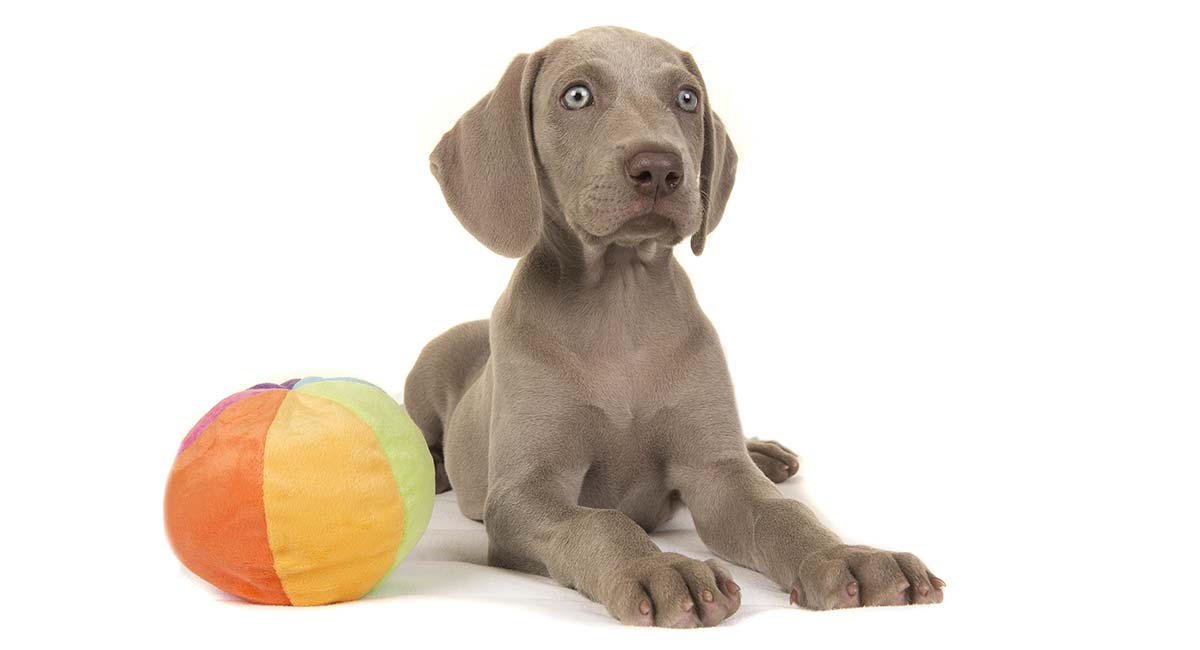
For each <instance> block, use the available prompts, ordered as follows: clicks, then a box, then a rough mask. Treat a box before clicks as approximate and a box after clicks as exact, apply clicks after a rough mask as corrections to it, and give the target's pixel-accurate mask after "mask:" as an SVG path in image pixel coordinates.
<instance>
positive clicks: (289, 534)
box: [263, 391, 404, 605]
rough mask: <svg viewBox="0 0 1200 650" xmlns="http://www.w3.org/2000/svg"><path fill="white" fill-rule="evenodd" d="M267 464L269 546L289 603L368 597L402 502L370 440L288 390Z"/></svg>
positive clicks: (390, 547)
mask: <svg viewBox="0 0 1200 650" xmlns="http://www.w3.org/2000/svg"><path fill="white" fill-rule="evenodd" d="M263 457H264V458H263V503H264V505H265V510H266V515H267V538H268V542H269V543H270V546H271V553H272V555H273V556H274V558H275V572H276V573H277V574H278V575H279V580H280V582H281V583H282V584H283V589H284V591H285V592H286V593H287V595H288V598H289V599H290V600H291V601H292V604H293V605H322V604H326V603H334V602H340V601H345V600H353V599H355V598H359V597H361V596H363V595H364V594H366V593H367V592H368V591H370V589H371V587H372V586H374V585H375V583H376V582H378V581H379V579H380V578H381V577H383V576H384V575H385V574H386V573H387V572H388V570H389V569H390V568H391V566H392V562H393V560H394V559H395V557H396V550H397V549H398V548H399V547H400V542H401V540H402V538H403V535H404V501H403V499H402V498H401V496H400V493H399V490H398V489H397V488H396V481H395V479H394V478H393V477H392V469H391V466H390V465H389V463H388V460H387V456H386V455H385V454H384V453H383V450H382V449H381V448H380V446H379V443H378V441H377V440H376V439H375V433H374V432H373V431H372V430H371V429H370V428H369V427H368V426H367V424H366V423H365V422H363V421H362V420H361V419H359V418H358V417H357V416H355V415H354V413H352V412H351V411H350V410H348V409H347V408H346V407H344V406H342V405H340V404H338V403H336V402H333V401H331V400H329V399H326V398H324V397H321V396H318V395H311V394H306V393H299V392H296V391H292V392H290V393H288V396H287V399H285V400H284V401H283V404H281V405H280V407H279V411H278V412H277V413H276V415H275V422H274V423H273V424H272V425H271V430H270V431H268V432H267V441H266V449H265V450H264V453H263Z"/></svg>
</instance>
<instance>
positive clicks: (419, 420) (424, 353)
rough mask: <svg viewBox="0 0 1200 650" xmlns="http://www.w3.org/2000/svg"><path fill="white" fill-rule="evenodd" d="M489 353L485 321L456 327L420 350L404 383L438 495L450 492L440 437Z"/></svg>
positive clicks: (407, 402) (405, 395)
mask: <svg viewBox="0 0 1200 650" xmlns="http://www.w3.org/2000/svg"><path fill="white" fill-rule="evenodd" d="M490 354H491V345H490V343H489V342H488V322H487V320H475V321H470V322H467V323H463V324H461V325H456V326H454V327H452V328H450V329H448V330H446V331H445V332H443V333H442V334H441V335H440V336H438V337H437V338H435V339H433V340H432V341H430V342H429V344H428V345H426V346H425V349H423V350H421V354H420V355H419V356H418V357H417V362H416V364H414V365H413V369H412V371H410V372H409V373H408V379H407V380H406V381H405V382H404V407H405V409H407V410H408V415H409V416H410V417H412V419H413V422H415V423H416V424H417V426H418V427H419V428H420V429H421V433H422V434H423V435H424V436H425V442H426V443H427V444H428V445H429V451H430V453H431V454H433V462H434V469H435V471H436V477H437V491H438V492H439V493H441V492H445V491H447V490H449V489H450V487H451V486H450V479H449V478H448V477H447V476H446V464H445V461H444V460H443V458H444V456H443V455H442V435H443V434H444V433H445V427H446V424H447V423H448V422H450V416H451V415H453V414H454V407H455V406H457V405H458V402H459V400H461V399H462V396H463V394H464V393H466V391H467V388H469V387H470V386H471V384H473V383H475V380H476V379H477V378H478V377H479V373H480V372H482V370H483V367H484V366H485V365H486V364H487V360H488V356H489V355H490Z"/></svg>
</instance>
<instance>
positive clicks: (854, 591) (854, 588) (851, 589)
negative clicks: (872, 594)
mask: <svg viewBox="0 0 1200 650" xmlns="http://www.w3.org/2000/svg"><path fill="white" fill-rule="evenodd" d="M846 593H847V594H850V595H851V596H857V595H858V583H857V582H851V583H850V584H848V585H846Z"/></svg>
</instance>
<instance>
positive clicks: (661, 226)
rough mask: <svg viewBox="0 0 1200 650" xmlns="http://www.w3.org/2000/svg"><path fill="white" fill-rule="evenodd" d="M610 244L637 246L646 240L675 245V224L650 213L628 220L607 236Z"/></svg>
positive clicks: (676, 237)
mask: <svg viewBox="0 0 1200 650" xmlns="http://www.w3.org/2000/svg"><path fill="white" fill-rule="evenodd" d="M608 238H609V239H610V240H611V241H612V243H614V244H617V245H618V246H638V245H640V244H642V243H644V242H646V241H647V240H656V241H661V242H662V243H668V242H670V243H675V242H674V241H671V240H672V239H674V240H676V241H677V240H678V233H677V232H676V231H675V222H674V221H673V220H671V219H670V218H668V217H665V216H663V215H661V214H658V213H656V212H650V213H647V214H643V215H641V216H638V217H634V218H632V219H629V220H628V221H626V222H625V223H623V224H621V225H620V227H618V228H617V229H616V230H614V231H613V232H612V233H610V234H609V235H608Z"/></svg>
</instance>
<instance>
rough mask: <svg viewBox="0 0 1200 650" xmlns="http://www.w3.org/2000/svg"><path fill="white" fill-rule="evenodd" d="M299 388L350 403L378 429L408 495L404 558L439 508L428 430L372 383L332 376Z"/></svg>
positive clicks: (399, 556) (399, 555)
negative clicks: (424, 431) (435, 507)
mask: <svg viewBox="0 0 1200 650" xmlns="http://www.w3.org/2000/svg"><path fill="white" fill-rule="evenodd" d="M296 390H297V391H298V392H301V393H310V394H313V395H321V396H323V397H327V398H329V399H331V400H333V401H335V402H337V403H338V404H341V405H343V406H345V407H346V408H348V409H350V410H351V411H353V412H354V414H355V415H357V416H358V417H360V418H362V419H363V421H364V422H366V423H367V425H368V426H370V427H371V429H372V430H373V431H374V432H375V437H376V438H377V439H378V440H379V444H380V446H382V447H383V451H384V453H385V454H386V455H387V457H388V460H389V461H390V462H391V464H392V474H393V476H395V477H396V485H398V486H399V487H400V495H401V497H402V498H403V499H404V540H403V541H402V542H400V549H399V550H398V551H396V564H399V563H400V562H401V561H403V560H404V558H405V557H407V556H408V553H409V551H411V550H412V548H413V547H414V546H416V544H417V541H418V540H420V539H421V535H422V534H423V533H424V532H425V527H426V526H427V525H428V524H429V518H430V516H431V515H432V514H433V496H434V491H433V483H434V481H433V456H432V455H430V453H429V445H427V444H426V443H425V436H423V435H421V430H420V429H418V428H417V425H416V424H414V423H413V421H412V418H410V417H408V413H407V412H406V411H405V410H404V407H403V406H400V405H399V404H397V403H396V400H394V399H392V397H391V396H390V395H388V394H387V393H385V392H383V391H382V390H380V389H379V388H377V387H375V386H372V385H370V384H364V383H360V382H354V381H342V380H337V379H329V380H325V381H318V382H313V383H311V384H302V385H300V386H297V387H296Z"/></svg>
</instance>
